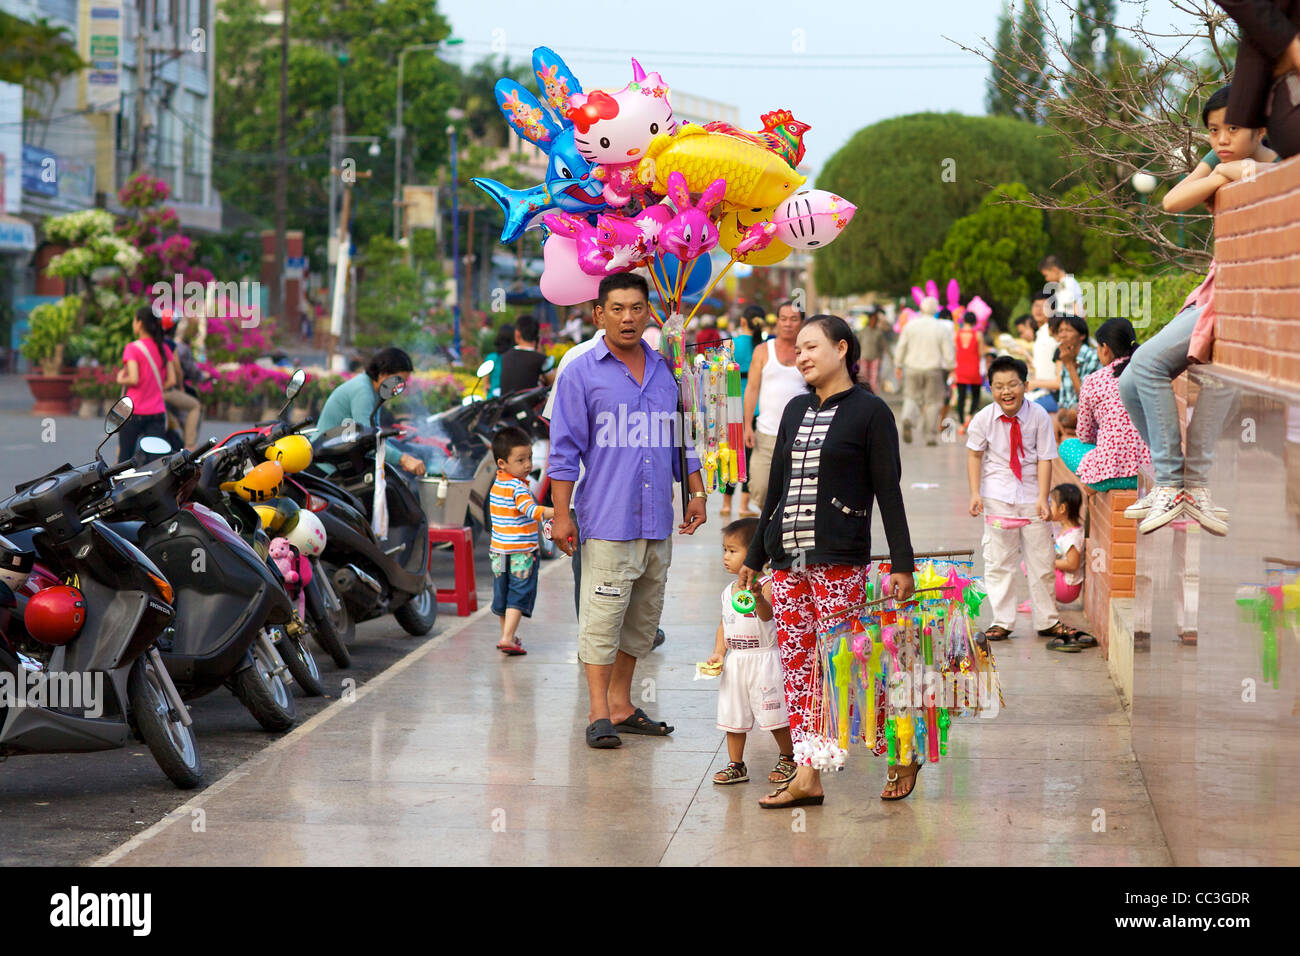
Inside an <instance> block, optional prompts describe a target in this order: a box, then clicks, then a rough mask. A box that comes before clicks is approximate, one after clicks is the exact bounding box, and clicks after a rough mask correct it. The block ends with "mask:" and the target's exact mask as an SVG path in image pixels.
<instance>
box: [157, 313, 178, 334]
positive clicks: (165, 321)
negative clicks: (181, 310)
mask: <svg viewBox="0 0 1300 956" xmlns="http://www.w3.org/2000/svg"><path fill="white" fill-rule="evenodd" d="M158 321H159V322H161V323H162V327H163V331H164V332H170V331H171V330H172V328H174V327H175V325H176V314H175V313H174V312H172V310H171V309H163V310H162V311H161V312H159V313H158Z"/></svg>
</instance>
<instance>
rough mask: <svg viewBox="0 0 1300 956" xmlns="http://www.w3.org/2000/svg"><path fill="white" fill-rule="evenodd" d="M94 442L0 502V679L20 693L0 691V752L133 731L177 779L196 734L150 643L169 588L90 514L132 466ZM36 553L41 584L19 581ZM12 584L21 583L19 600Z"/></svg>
mask: <svg viewBox="0 0 1300 956" xmlns="http://www.w3.org/2000/svg"><path fill="white" fill-rule="evenodd" d="M132 411H133V408H132V402H131V399H129V398H123V399H121V400H119V401H118V402H117V404H115V405H114V406H113V408H112V409H111V410H110V412H109V414H108V417H107V419H106V422H105V427H104V431H105V433H106V437H105V439H104V442H107V441H108V437H111V436H112V435H113V434H115V433H116V432H117V431H118V430H119V429H120V428H121V427H122V425H123V424H124V423H125V422H126V420H127V419H128V418H129V417H130V416H131V413H132ZM104 442H101V443H100V445H99V447H98V448H96V449H95V460H94V461H92V462H90V463H89V464H86V465H81V466H78V467H73V466H72V465H62V466H60V467H59V468H56V469H55V470H54V471H52V472H50V473H48V474H46V475H43V476H42V477H40V478H37V479H34V480H32V481H29V482H26V483H24V484H22V485H19V486H17V488H15V491H14V494H13V495H12V496H10V497H9V498H7V499H5V500H4V501H2V502H0V535H5V536H8V537H0V564H3V566H4V568H5V569H6V571H7V575H6V580H5V581H4V583H3V584H0V618H8V620H0V680H5V681H7V682H9V683H11V684H13V685H16V689H17V693H18V694H19V695H21V699H20V698H19V697H15V698H13V699H4V700H0V758H2V757H4V756H8V755H9V754H22V753H67V752H89V751H97V750H111V749H114V748H118V747H124V746H126V745H127V743H128V741H129V740H130V738H131V737H132V736H137V737H139V738H140V739H142V740H144V742H145V744H146V745H147V746H148V748H149V752H150V753H151V754H153V757H154V759H155V760H157V762H158V765H159V767H161V768H162V770H163V772H164V773H165V774H166V775H167V776H168V777H169V778H170V779H171V781H172V782H173V783H175V784H176V786H177V787H179V788H181V789H183V790H187V789H191V788H193V787H196V786H198V784H199V783H200V782H201V780H202V764H201V761H200V758H199V751H198V745H197V743H196V741H195V739H194V733H193V730H192V729H191V726H190V715H189V712H188V710H187V709H186V707H185V704H184V703H183V702H182V700H181V695H180V693H179V691H178V689H177V687H176V686H175V684H174V683H173V682H172V680H171V678H170V676H169V674H168V671H167V668H166V667H165V666H164V662H163V660H162V658H161V657H160V655H159V651H158V647H157V644H156V642H157V641H158V640H159V639H160V637H162V635H163V634H164V632H165V631H166V630H167V628H168V627H170V626H171V625H172V623H173V621H174V620H175V611H174V603H173V597H174V593H173V588H172V585H171V583H170V582H169V581H168V580H167V578H166V577H164V575H163V573H162V571H161V570H160V569H159V568H158V567H157V565H155V564H154V562H153V561H151V560H150V559H149V557H147V556H146V555H145V554H144V553H143V552H142V551H141V550H140V549H139V548H137V547H135V546H134V545H133V544H132V543H131V542H129V541H127V540H126V539H125V538H123V537H122V536H121V535H119V534H118V533H117V532H115V531H114V530H113V529H112V528H111V527H109V526H108V525H106V524H105V523H104V522H102V521H100V520H97V519H98V517H99V516H100V513H101V508H102V507H103V503H104V501H105V500H106V496H107V495H108V494H109V491H110V487H111V485H110V482H111V480H112V478H113V476H114V475H116V474H121V473H123V472H126V471H128V470H130V469H131V468H132V467H133V465H132V463H131V462H123V463H122V464H120V465H117V466H115V467H110V466H108V465H107V464H106V463H105V462H104V460H103V458H102V457H101V456H100V449H102V448H103V447H104ZM37 558H39V560H40V563H41V565H42V566H43V568H44V570H43V571H42V572H41V574H42V576H43V578H44V580H42V581H40V582H37V584H38V585H49V586H45V587H41V586H33V587H30V588H28V587H26V584H27V582H28V581H29V575H30V574H31V572H32V571H33V570H34V562H35V561H36V559H37ZM25 572H26V573H25ZM51 581H57V582H66V583H54V584H51V583H50V582H51ZM11 584H18V585H19V588H20V590H22V591H23V592H24V593H23V594H22V595H21V601H20V599H19V596H18V595H16V594H15V593H14V590H13V588H12V587H11V586H10V585H11ZM32 681H38V682H43V683H44V686H45V688H46V690H47V691H49V692H50V693H51V694H53V693H54V689H55V688H56V687H58V688H62V689H63V691H64V692H66V691H68V690H69V689H71V688H73V687H79V688H81V689H82V690H83V691H85V690H87V689H89V690H90V691H92V693H90V694H86V693H83V694H81V695H80V696H81V698H82V699H81V700H80V702H79V703H80V704H81V705H82V706H76V703H75V697H76V696H77V695H76V694H75V692H74V693H73V694H72V695H71V697H69V698H68V699H65V698H64V695H63V694H60V695H59V699H58V701H57V703H55V702H52V701H51V702H48V703H37V704H35V705H34V704H33V702H32V701H30V700H28V699H27V698H26V695H25V688H26V687H27V686H29V684H30V683H31V682H32ZM19 682H21V684H20V683H19ZM89 697H94V698H95V699H94V700H89V699H88V698H89ZM69 700H74V703H73V705H71V706H69Z"/></svg>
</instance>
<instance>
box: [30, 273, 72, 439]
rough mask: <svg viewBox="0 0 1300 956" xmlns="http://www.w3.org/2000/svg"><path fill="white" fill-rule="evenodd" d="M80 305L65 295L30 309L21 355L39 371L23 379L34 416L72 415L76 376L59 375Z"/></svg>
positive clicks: (70, 296)
mask: <svg viewBox="0 0 1300 956" xmlns="http://www.w3.org/2000/svg"><path fill="white" fill-rule="evenodd" d="M80 305H81V299H80V297H79V296H75V295H68V296H64V297H63V298H62V299H60V300H59V301H57V302H46V303H42V304H41V305H38V306H37V307H36V308H34V309H32V314H31V318H30V326H29V329H28V332H27V338H26V339H25V340H24V341H23V344H22V353H23V358H25V359H27V361H28V362H31V363H32V365H34V366H36V367H38V368H39V369H40V371H39V372H38V373H36V374H32V375H26V376H24V378H25V379H26V381H27V386H28V388H30V389H31V391H32V397H33V398H34V399H35V404H34V405H33V406H32V414H34V415H66V414H68V413H69V412H70V411H73V406H74V404H75V402H76V401H77V400H76V399H75V398H74V397H73V395H72V382H73V380H74V379H75V378H76V376H75V375H68V374H63V373H62V368H63V351H64V348H65V347H66V344H67V341H68V339H69V338H70V337H71V336H72V333H73V330H74V329H75V328H76V326H77V312H78V310H79V308H80Z"/></svg>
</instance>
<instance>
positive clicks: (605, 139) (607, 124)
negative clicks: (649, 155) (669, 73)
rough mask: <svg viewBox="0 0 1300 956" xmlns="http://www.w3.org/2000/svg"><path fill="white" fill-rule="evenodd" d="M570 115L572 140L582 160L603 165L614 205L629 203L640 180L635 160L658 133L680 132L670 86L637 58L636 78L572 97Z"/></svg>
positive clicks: (606, 192) (609, 200)
mask: <svg viewBox="0 0 1300 956" xmlns="http://www.w3.org/2000/svg"><path fill="white" fill-rule="evenodd" d="M565 117H566V118H567V119H568V120H569V121H570V122H572V123H573V127H574V135H573V142H574V145H575V146H577V148H578V152H579V153H580V154H581V155H582V157H583V159H585V160H587V162H589V163H598V164H600V168H599V169H598V170H597V171H596V172H595V174H594V175H596V176H597V177H598V178H602V179H603V180H604V182H605V188H604V192H603V197H604V199H605V201H606V202H607V203H609V205H611V206H626V205H627V204H628V202H629V201H630V200H631V198H632V195H633V193H636V192H643V191H644V190H645V187H644V186H642V185H641V184H640V183H638V182H637V180H636V176H635V171H636V164H637V163H638V162H640V160H641V158H642V157H643V156H644V155H645V151H646V148H647V147H648V146H649V145H650V141H651V140H652V139H654V138H655V137H656V136H659V135H661V134H666V135H669V136H671V135H672V134H673V133H675V132H676V131H677V120H676V119H674V118H673V107H672V104H671V103H669V101H668V85H667V84H666V83H664V81H663V79H662V77H660V76H659V74H658V73H649V74H647V73H646V71H645V70H643V69H642V68H641V64H640V63H638V62H637V61H636V60H635V59H634V60H633V61H632V82H631V83H629V84H628V85H627V86H625V87H623V89H621V90H618V91H616V92H613V93H609V92H606V91H605V90H592V91H591V92H590V93H578V94H575V95H574V96H571V97H569V109H568V111H567V112H566V113H565Z"/></svg>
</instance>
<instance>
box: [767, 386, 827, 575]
mask: <svg viewBox="0 0 1300 956" xmlns="http://www.w3.org/2000/svg"><path fill="white" fill-rule="evenodd" d="M839 408H840V406H839V405H838V404H836V405H832V406H830V407H829V408H824V409H822V410H820V411H819V410H817V409H816V408H814V407H811V406H810V407H809V408H808V410H807V411H806V412H804V415H803V421H802V422H800V423H799V431H798V432H797V433H796V434H795V437H794V443H793V446H792V447H791V450H790V488H789V491H788V492H787V493H786V496H785V503H784V508H783V511H782V515H781V547H783V548H785V550H786V552H787V553H790V552H794V551H801V550H812V549H813V548H814V547H816V538H815V537H814V534H813V531H814V529H815V527H816V524H817V474H818V472H819V471H820V470H821V458H822V443H823V442H825V441H826V433H827V432H828V431H830V427H831V419H833V418H834V417H835V413H836V412H837V411H839Z"/></svg>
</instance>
